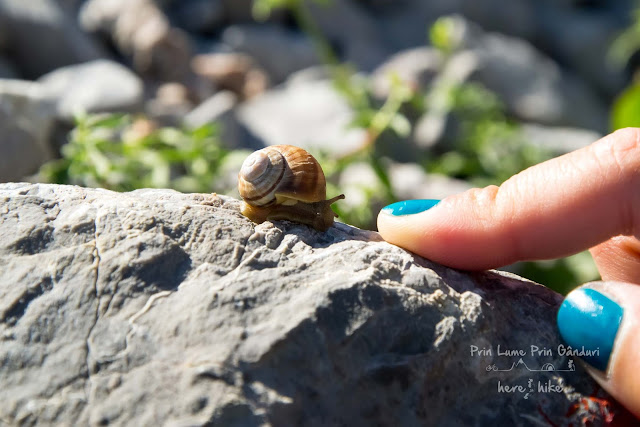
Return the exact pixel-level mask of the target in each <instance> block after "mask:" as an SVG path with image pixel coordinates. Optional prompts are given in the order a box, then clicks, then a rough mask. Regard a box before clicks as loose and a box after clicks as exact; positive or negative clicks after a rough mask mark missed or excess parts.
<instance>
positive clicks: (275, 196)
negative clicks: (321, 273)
mask: <svg viewBox="0 0 640 427" xmlns="http://www.w3.org/2000/svg"><path fill="white" fill-rule="evenodd" d="M238 191H239V192H240V196H241V197H242V198H243V200H244V204H243V208H242V213H243V215H245V216H246V217H248V218H249V219H251V220H252V221H254V222H256V223H262V222H264V221H266V220H277V219H287V220H290V221H296V222H301V223H303V224H307V225H311V226H312V227H314V228H316V229H317V230H320V231H325V230H327V229H328V228H329V227H331V225H332V224H333V219H334V217H336V216H337V215H335V213H334V212H333V211H332V210H331V204H332V203H334V202H335V201H336V200H339V199H343V198H344V195H340V196H338V197H335V198H333V199H330V200H326V181H325V177H324V172H323V171H322V167H321V166H320V164H319V163H318V161H317V160H316V159H315V158H314V157H313V156H312V155H311V154H309V153H308V152H307V151H305V150H303V149H302V148H299V147H295V146H293V145H274V146H271V147H267V148H263V149H262V150H258V151H256V152H254V153H252V154H251V155H250V156H249V157H247V159H246V160H245V161H244V163H243V164H242V168H241V169H240V173H239V174H238Z"/></svg>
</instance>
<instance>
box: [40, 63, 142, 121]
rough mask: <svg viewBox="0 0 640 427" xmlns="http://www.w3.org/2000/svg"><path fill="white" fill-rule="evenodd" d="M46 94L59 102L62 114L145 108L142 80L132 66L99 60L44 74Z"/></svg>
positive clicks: (69, 117) (62, 116) (66, 116)
mask: <svg viewBox="0 0 640 427" xmlns="http://www.w3.org/2000/svg"><path fill="white" fill-rule="evenodd" d="M39 82H40V83H41V84H42V85H43V90H44V93H45V96H46V97H47V98H48V99H50V100H52V102H55V104H56V108H57V112H56V114H57V116H58V118H60V119H62V120H66V121H71V120H72V119H73V116H74V114H76V113H78V112H85V113H105V112H113V111H122V112H135V111H139V110H140V109H141V108H142V98H143V90H144V88H143V85H142V80H140V78H138V77H137V76H136V75H135V74H133V73H132V72H131V71H130V70H129V69H128V68H126V67H124V66H122V65H120V64H118V63H116V62H113V61H107V60H98V61H93V62H88V63H85V64H80V65H74V66H69V67H64V68H60V69H58V70H55V71H53V72H51V73H49V74H47V75H45V76H43V77H42V78H40V79H39Z"/></svg>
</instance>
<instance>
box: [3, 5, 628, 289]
mask: <svg viewBox="0 0 640 427" xmlns="http://www.w3.org/2000/svg"><path fill="white" fill-rule="evenodd" d="M636 6H637V5H636V3H635V2H634V1H632V0H608V1H606V0H512V1H509V2H503V1H496V0H455V1H452V0H433V1H423V0H324V1H318V0H255V1H252V0H29V1H24V0H0V181H1V182H6V181H20V180H29V181H53V182H60V183H72V184H79V185H84V186H98V187H107V188H112V189H116V190H130V189H134V188H138V187H141V186H154V187H172V188H176V189H178V190H181V191H193V192H207V191H217V192H222V193H228V194H234V191H235V190H234V187H235V176H236V174H237V170H238V168H239V165H240V163H241V162H242V160H243V159H244V156H245V155H246V153H247V152H248V150H255V149H258V148H260V147H263V146H265V145H272V144H295V145H299V146H302V147H305V148H308V149H309V150H311V151H312V152H313V153H314V154H317V156H318V158H319V159H320V160H321V162H322V163H323V166H324V167H325V172H326V174H327V177H328V179H329V194H330V195H333V193H336V194H337V193H338V192H344V193H346V194H347V200H346V201H345V202H344V203H341V204H340V205H341V206H338V209H339V213H340V215H341V218H342V220H344V221H345V222H348V223H351V224H354V225H357V226H359V227H364V228H375V217H376V215H377V211H378V210H379V208H380V207H382V206H384V205H385V204H387V203H390V202H392V201H394V200H401V199H408V198H443V197H446V196H447V195H449V194H453V193H458V192H461V191H463V190H464V189H466V188H470V187H472V186H479V185H486V184H489V183H492V184H499V183H500V182H502V181H503V180H504V179H506V178H508V177H509V176H510V175H512V174H514V173H517V172H518V171H519V170H522V169H524V168H526V167H528V166H530V165H532V164H535V163H538V162H540V161H543V160H545V159H547V158H550V157H553V156H556V155H560V154H563V153H566V152H569V151H572V150H574V149H577V148H580V147H582V146H585V145H588V144H590V143H591V142H593V141H595V140H596V139H598V138H599V137H600V136H601V135H603V134H605V133H607V132H609V131H611V130H613V129H615V128H617V127H622V126H629V125H640V90H638V88H637V87H636V86H635V84H634V82H633V73H634V71H635V68H636V65H637V63H638V55H637V51H638V48H639V47H640V25H639V24H638V23H637V21H636V20H635V19H634V17H635V16H637V15H635V10H636V9H635V8H636ZM111 113H117V114H116V115H113V114H111ZM511 269H512V270H515V271H517V272H519V273H523V274H525V275H527V276H528V277H530V278H532V279H534V280H537V281H540V282H542V283H545V284H548V285H551V286H553V287H554V288H555V289H557V290H559V291H560V292H566V291H567V290H568V289H570V288H571V287H572V286H574V285H575V284H577V283H579V282H582V281H586V280H590V279H592V278H595V277H596V274H597V273H596V271H595V269H594V266H593V264H592V263H591V261H590V259H589V256H588V254H584V253H583V254H578V255H576V256H574V257H571V258H569V259H564V260H560V261H549V262H539V263H528V264H520V265H517V266H512V267H511Z"/></svg>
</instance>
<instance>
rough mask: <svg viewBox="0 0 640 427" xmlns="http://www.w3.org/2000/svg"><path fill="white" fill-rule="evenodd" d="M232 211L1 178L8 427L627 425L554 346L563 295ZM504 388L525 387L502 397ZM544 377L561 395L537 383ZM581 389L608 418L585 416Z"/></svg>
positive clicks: (340, 230)
mask: <svg viewBox="0 0 640 427" xmlns="http://www.w3.org/2000/svg"><path fill="white" fill-rule="evenodd" d="M238 205H239V203H238V202H237V201H235V200H233V199H229V198H224V197H218V196H215V195H210V194H180V193H177V192H174V191H168V190H139V191H136V192H132V193H113V192H109V191H105V190H92V189H83V188H78V187H67V186H55V185H27V184H10V185H3V186H0V254H1V257H0V266H1V268H0V296H1V297H0V337H2V339H1V340H0V361H1V363H0V380H1V381H2V384H3V387H2V388H0V419H2V421H3V423H7V424H23V425H36V424H38V425H43V424H47V425H49V424H58V425H70V424H80V425H96V424H112V425H140V426H144V425H158V424H164V425H344V424H349V425H371V424H377V425H398V424H401V425H409V426H410V425H487V424H489V423H491V424H496V425H523V424H526V423H529V424H532V425H538V424H540V425H542V424H544V423H545V422H548V420H552V421H553V422H556V423H564V424H569V423H572V425H584V424H583V422H582V421H581V420H583V419H587V418H586V416H587V415H589V419H590V420H591V419H593V420H594V421H593V423H594V424H597V425H604V423H605V417H607V416H609V414H610V416H612V417H614V418H615V419H616V420H620V421H622V422H623V420H622V419H621V417H623V416H625V414H626V413H625V412H624V411H623V410H622V409H621V408H620V407H619V406H618V405H617V404H616V403H615V402H613V401H612V400H611V398H610V397H608V396H607V395H606V394H604V393H603V392H602V391H601V389H600V388H599V387H598V386H597V385H596V383H595V382H594V381H592V380H591V379H590V378H589V377H588V375H587V374H586V372H585V371H584V370H583V369H582V367H581V365H579V364H578V365H576V364H575V360H573V358H570V357H566V356H561V355H559V354H558V351H557V348H558V345H559V337H558V334H557V330H556V327H555V324H554V321H553V319H554V318H555V312H556V310H557V307H558V305H559V303H560V301H561V297H560V295H558V294H555V293H554V292H552V291H550V290H548V289H546V288H544V287H542V286H539V285H536V284H534V283H532V282H528V281H523V280H521V279H519V278H517V277H516V276H512V275H508V274H506V273H497V272H484V273H463V272H460V271H456V270H450V269H447V268H444V267H442V266H439V265H436V264H434V263H431V262H429V261H427V260H425V259H422V258H420V257H417V256H414V255H412V254H410V253H408V252H406V251H404V250H401V249H399V248H397V247H394V246H392V245H389V244H387V243H385V242H382V241H380V239H379V237H378V236H377V234H375V233H372V232H365V231H361V230H358V229H355V228H352V227H349V226H347V225H343V224H337V225H335V226H334V227H332V228H331V229H330V230H329V231H328V232H326V233H319V232H316V231H313V230H311V229H309V228H308V227H306V226H303V225H297V224H293V223H289V222H286V221H284V222H275V223H265V224H263V225H259V226H255V225H254V224H252V223H250V222H249V221H248V220H247V219H245V218H244V217H242V216H241V215H240V214H239V212H238ZM498 345H500V346H501V348H502V349H503V350H504V349H512V350H519V349H522V350H524V351H525V352H526V353H527V355H525V356H523V357H519V356H515V357H509V356H505V355H502V356H501V355H498V354H497V351H496V350H497V348H496V347H497V346H498ZM531 345H537V346H539V347H540V348H546V349H549V350H551V353H552V354H551V355H542V354H540V353H535V354H531V351H530V348H531V347H530V346H531ZM473 346H475V348H477V349H478V350H485V352H484V353H478V352H477V351H476V352H473V349H474V347H473ZM489 349H492V350H491V353H490V354H489V353H488V352H487V350H489ZM571 363H572V364H571ZM525 364H526V365H525ZM512 365H513V368H512V369H510V370H509V368H510V367H512ZM543 366H545V367H547V368H548V367H550V366H552V367H553V368H555V370H543V371H540V370H539V369H542V367H543ZM569 366H574V368H575V371H566V369H569V368H568V367H569ZM498 369H500V370H506V371H504V372H502V371H498ZM518 385H519V386H522V387H523V388H525V389H526V390H528V388H529V387H532V388H533V390H532V392H530V393H529V394H528V395H527V396H526V398H525V395H524V393H520V392H513V393H507V392H500V391H499V387H500V386H502V387H504V386H511V387H513V386H518ZM549 385H552V386H554V387H559V388H560V389H554V390H552V391H550V390H548V388H547V389H540V388H539V387H548V386H549ZM587 396H596V397H599V398H602V399H604V400H605V401H606V402H608V403H607V404H606V406H600V409H602V408H605V410H606V411H605V410H602V411H593V412H588V411H589V408H588V407H584V406H586V405H580V404H579V403H580V402H581V399H583V398H586V397H587ZM574 405H575V406H574ZM626 415H628V414H626ZM583 417H584V418H583ZM591 425H593V424H591Z"/></svg>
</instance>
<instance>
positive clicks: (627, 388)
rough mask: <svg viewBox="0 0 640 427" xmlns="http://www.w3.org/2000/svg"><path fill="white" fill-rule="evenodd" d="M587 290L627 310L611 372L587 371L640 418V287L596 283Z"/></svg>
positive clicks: (611, 360) (612, 356)
mask: <svg viewBox="0 0 640 427" xmlns="http://www.w3.org/2000/svg"><path fill="white" fill-rule="evenodd" d="M585 286H586V287H589V288H592V289H595V290H597V291H600V292H602V293H604V294H605V295H607V296H609V297H611V298H612V299H613V300H614V301H616V302H617V303H618V304H620V306H621V307H622V308H623V310H624V311H623V318H622V323H621V325H620V329H619V330H618V334H617V335H616V340H615V344H614V347H613V351H612V353H611V358H610V360H609V368H608V372H607V373H603V372H600V371H598V370H595V369H593V368H590V367H587V369H588V370H589V372H590V373H591V375H592V376H593V377H594V378H595V380H596V381H597V382H598V383H599V384H600V385H601V386H602V388H604V389H605V390H606V391H607V392H608V393H609V394H611V395H612V396H613V397H614V398H615V399H616V400H617V401H618V402H620V403H621V404H622V405H624V406H625V407H626V408H627V409H628V410H629V411H631V412H632V413H633V414H634V415H635V416H636V417H640V357H638V355H639V354H640V335H639V334H638V327H640V286H637V285H633V284H629V283H620V282H597V283H590V284H587V285H585Z"/></svg>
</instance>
